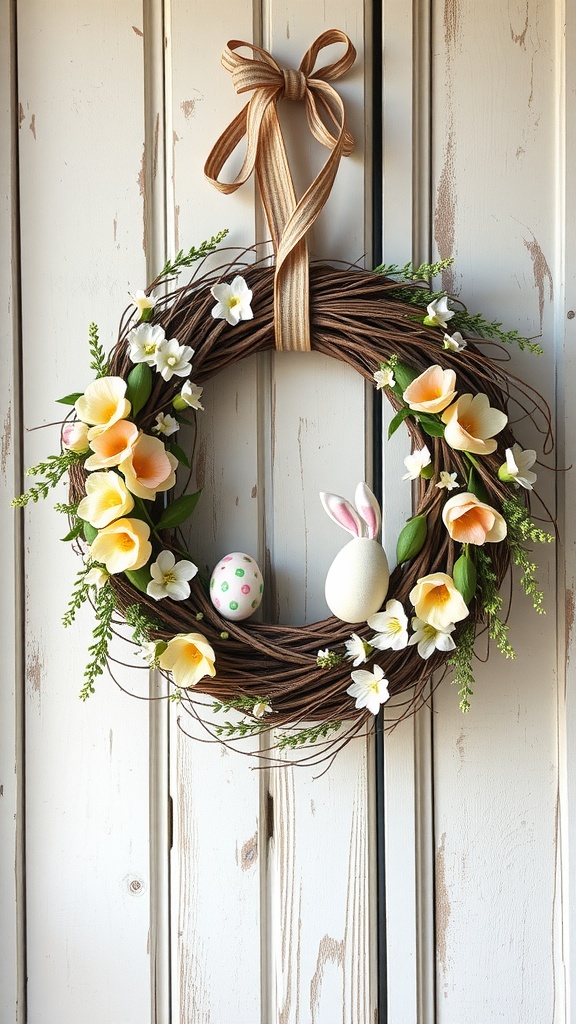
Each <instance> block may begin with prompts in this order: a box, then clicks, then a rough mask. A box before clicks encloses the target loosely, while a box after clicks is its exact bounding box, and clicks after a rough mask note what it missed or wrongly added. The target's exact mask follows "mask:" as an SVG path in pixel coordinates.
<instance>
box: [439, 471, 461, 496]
mask: <svg viewBox="0 0 576 1024" xmlns="http://www.w3.org/2000/svg"><path fill="white" fill-rule="evenodd" d="M436 487H439V488H440V489H442V488H443V487H445V488H446V490H447V491H453V490H454V489H455V488H456V487H462V484H461V483H459V481H458V474H457V473H447V472H446V470H445V469H443V470H441V471H440V479H439V481H438V483H437V484H436Z"/></svg>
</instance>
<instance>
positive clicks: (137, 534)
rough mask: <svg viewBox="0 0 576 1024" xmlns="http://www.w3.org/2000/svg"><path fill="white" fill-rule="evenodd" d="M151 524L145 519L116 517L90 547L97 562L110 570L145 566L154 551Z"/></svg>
mask: <svg viewBox="0 0 576 1024" xmlns="http://www.w3.org/2000/svg"><path fill="white" fill-rule="evenodd" d="M149 537H150V527H149V526H148V524H147V523H143V522H142V520H141V519H116V521H115V522H113V523H111V524H110V526H105V527H104V529H103V530H100V531H99V533H98V536H97V537H96V538H95V539H94V541H93V542H92V545H91V547H90V557H91V558H92V560H93V561H94V562H102V563H103V565H105V566H106V568H107V570H108V572H109V573H112V574H114V573H119V572H125V571H126V569H141V568H142V566H143V565H146V562H147V561H148V560H149V558H150V555H151V554H152V545H151V543H150V541H149V539H148V538H149Z"/></svg>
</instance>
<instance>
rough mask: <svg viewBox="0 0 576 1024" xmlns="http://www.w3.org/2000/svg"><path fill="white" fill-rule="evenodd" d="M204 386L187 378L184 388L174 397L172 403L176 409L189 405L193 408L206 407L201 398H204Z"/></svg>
mask: <svg viewBox="0 0 576 1024" xmlns="http://www.w3.org/2000/svg"><path fill="white" fill-rule="evenodd" d="M203 391H204V388H200V387H198V385H197V384H192V383H191V382H190V381H189V380H187V381H186V382H185V383H184V384H183V385H182V390H181V392H180V394H179V395H176V397H175V398H173V399H172V405H173V406H174V408H175V409H186V407H187V406H189V407H190V408H191V409H202V410H203V409H204V406H203V405H202V404H201V402H200V399H201V398H202V392H203Z"/></svg>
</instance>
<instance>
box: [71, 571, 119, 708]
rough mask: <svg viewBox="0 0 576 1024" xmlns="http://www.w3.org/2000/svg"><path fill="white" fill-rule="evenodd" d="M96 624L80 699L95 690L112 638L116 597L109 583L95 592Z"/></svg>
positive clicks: (83, 698)
mask: <svg viewBox="0 0 576 1024" xmlns="http://www.w3.org/2000/svg"><path fill="white" fill-rule="evenodd" d="M94 611H95V614H96V625H95V627H94V630H93V633H92V636H93V638H94V643H93V644H91V645H90V647H89V648H88V654H89V656H90V660H89V662H88V664H87V665H86V668H85V669H84V684H83V686H82V689H81V690H80V693H79V697H80V700H87V699H88V697H89V696H90V694H92V693H94V692H95V689H94V683H95V681H96V679H97V678H98V676H101V675H102V673H103V671H104V668H105V667H106V662H107V660H108V646H109V644H110V641H111V640H112V619H113V617H114V612H115V611H116V597H115V595H114V591H113V590H112V587H111V586H110V585H109V584H105V585H104V586H103V587H101V588H100V590H99V591H98V592H97V594H96V601H95V605H94Z"/></svg>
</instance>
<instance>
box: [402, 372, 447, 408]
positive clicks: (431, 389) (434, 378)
mask: <svg viewBox="0 0 576 1024" xmlns="http://www.w3.org/2000/svg"><path fill="white" fill-rule="evenodd" d="M455 394H456V374H455V373H454V370H443V369H442V367H441V366H438V365H435V366H429V367H428V369H427V370H424V373H421V374H420V376H419V377H416V379H415V380H413V381H412V383H411V384H409V385H408V387H407V388H406V391H405V392H404V395H403V398H404V401H405V402H406V403H407V405H409V406H410V408H411V409H414V411H415V412H442V410H443V409H445V408H446V406H447V405H450V402H451V401H452V399H453V398H454V395H455Z"/></svg>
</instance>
